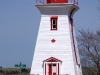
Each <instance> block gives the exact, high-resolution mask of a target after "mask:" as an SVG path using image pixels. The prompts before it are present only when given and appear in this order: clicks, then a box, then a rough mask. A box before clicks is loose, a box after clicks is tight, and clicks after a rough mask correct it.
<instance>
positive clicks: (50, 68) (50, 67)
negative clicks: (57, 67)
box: [49, 64, 52, 75]
mask: <svg viewBox="0 0 100 75" xmlns="http://www.w3.org/2000/svg"><path fill="white" fill-rule="evenodd" d="M49 75H52V64H49Z"/></svg>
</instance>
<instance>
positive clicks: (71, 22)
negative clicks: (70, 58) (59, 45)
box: [70, 8, 80, 67]
mask: <svg viewBox="0 0 100 75" xmlns="http://www.w3.org/2000/svg"><path fill="white" fill-rule="evenodd" d="M74 10H75V8H73V9H72V11H71V13H70V24H71V31H72V40H73V47H74V53H75V59H76V64H77V65H78V66H79V67H80V64H78V58H77V53H76V46H75V40H74V34H73V26H74V25H73V19H72V18H71V15H72V13H73V11H74Z"/></svg>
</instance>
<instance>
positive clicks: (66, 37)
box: [30, 4, 79, 75]
mask: <svg viewBox="0 0 100 75" xmlns="http://www.w3.org/2000/svg"><path fill="white" fill-rule="evenodd" d="M36 7H37V8H38V9H39V10H40V12H41V22H40V27H39V31H38V37H37V41H36V46H35V50H34V56H33V61H32V67H31V72H30V74H31V75H32V74H39V75H44V71H43V60H45V59H47V58H50V57H55V58H57V59H60V60H61V61H62V64H61V69H60V74H69V75H79V73H78V71H77V66H76V62H75V56H74V50H73V44H72V36H71V30H70V22H69V14H70V12H71V10H72V9H73V8H75V11H76V10H77V9H78V7H77V6H75V5H74V4H51V5H36ZM51 16H58V29H57V30H51V23H50V17H51ZM52 39H55V40H56V41H55V43H52V42H51V40H52ZM77 53H78V52H77ZM78 56H79V55H78Z"/></svg>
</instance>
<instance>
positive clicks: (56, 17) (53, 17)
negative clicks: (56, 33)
mask: <svg viewBox="0 0 100 75" xmlns="http://www.w3.org/2000/svg"><path fill="white" fill-rule="evenodd" d="M53 19H54V20H56V28H53V27H52V26H53V25H52V20H53ZM50 20H51V21H50V22H51V30H57V27H58V16H51V19H50Z"/></svg>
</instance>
